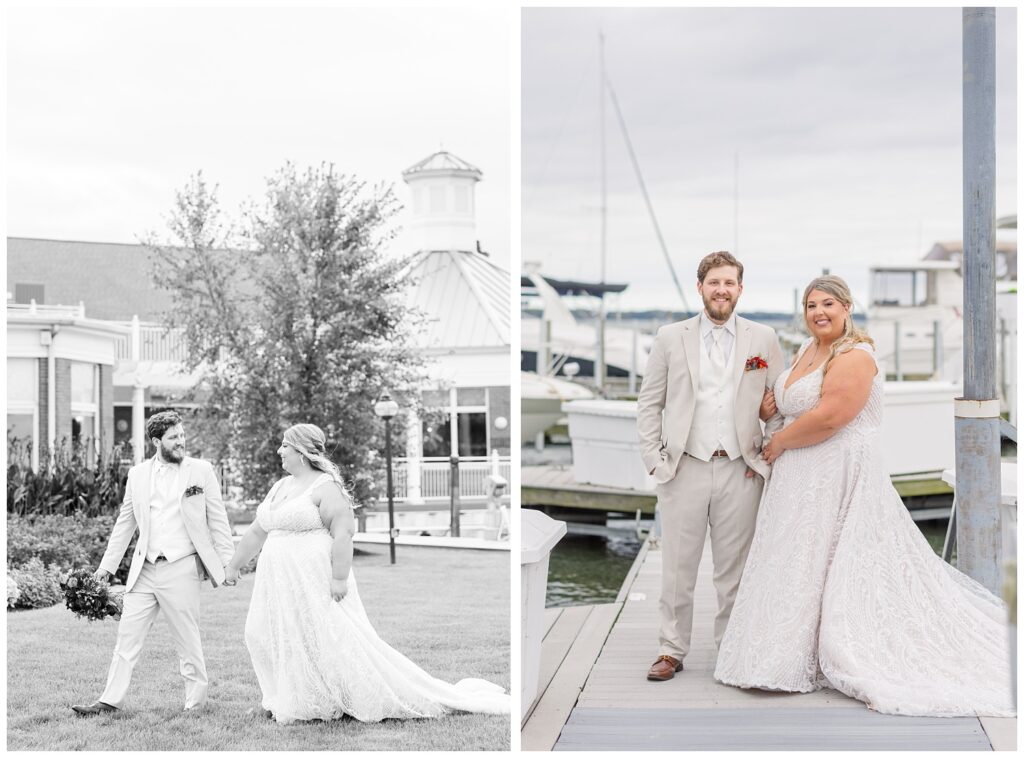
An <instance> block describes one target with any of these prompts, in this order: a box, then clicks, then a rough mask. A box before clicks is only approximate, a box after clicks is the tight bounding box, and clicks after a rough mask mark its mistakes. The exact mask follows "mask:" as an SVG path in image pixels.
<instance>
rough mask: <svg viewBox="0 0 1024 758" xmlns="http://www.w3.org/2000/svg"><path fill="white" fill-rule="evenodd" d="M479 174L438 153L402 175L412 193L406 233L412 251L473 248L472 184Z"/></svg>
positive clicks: (466, 165)
mask: <svg viewBox="0 0 1024 758" xmlns="http://www.w3.org/2000/svg"><path fill="white" fill-rule="evenodd" d="M482 177H483V173H482V172H481V171H480V169H478V168H477V167H476V166H473V165H471V164H469V163H466V161H464V160H462V159H461V158H457V157H456V156H454V155H452V154H451V153H448V152H445V151H443V150H442V151H441V152H437V153H434V154H433V155H431V156H429V157H427V158H424V159H423V160H421V161H420V162H419V163H417V164H416V165H414V166H411V167H409V168H407V169H406V170H405V171H403V172H402V178H403V179H405V183H406V184H408V185H409V189H410V191H411V192H412V219H411V221H410V222H409V227H408V229H409V233H410V235H411V237H412V241H413V245H414V246H415V248H414V249H415V250H418V251H419V250H461V251H465V252H472V251H475V250H476V249H477V238H476V203H475V201H474V196H473V195H474V189H475V185H476V183H477V182H478V181H480V179H481V178H482Z"/></svg>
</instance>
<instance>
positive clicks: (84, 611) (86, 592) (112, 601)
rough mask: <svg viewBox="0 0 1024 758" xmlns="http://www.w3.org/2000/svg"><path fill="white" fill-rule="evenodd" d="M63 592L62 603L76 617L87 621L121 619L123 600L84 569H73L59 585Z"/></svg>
mask: <svg viewBox="0 0 1024 758" xmlns="http://www.w3.org/2000/svg"><path fill="white" fill-rule="evenodd" d="M60 586H61V589H62V590H64V602H65V603H66V604H67V606H68V608H70V609H71V611H73V612H74V614H75V615H76V616H80V617H82V618H87V619H89V621H101V620H103V619H105V618H106V617H107V616H113V617H114V618H115V619H119V618H121V607H122V604H123V598H122V597H121V596H120V595H118V594H115V593H113V592H111V591H110V587H109V586H108V585H107V584H106V583H104V582H101V581H99V580H98V579H97V578H96V577H94V576H93V575H92V573H91V572H89V571H86V570H85V569H75V570H74V571H72V572H71V573H70V574H68V575H67V576H66V577H64V579H62V580H61V583H60Z"/></svg>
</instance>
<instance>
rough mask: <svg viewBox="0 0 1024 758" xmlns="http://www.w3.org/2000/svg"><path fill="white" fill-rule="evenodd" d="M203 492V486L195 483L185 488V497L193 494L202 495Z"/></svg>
mask: <svg viewBox="0 0 1024 758" xmlns="http://www.w3.org/2000/svg"><path fill="white" fill-rule="evenodd" d="M202 494H203V488H202V487H200V486H199V485H198V484H193V485H192V486H191V487H189V488H188V489H187V490H185V497H192V496H193V495H202Z"/></svg>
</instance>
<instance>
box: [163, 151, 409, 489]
mask: <svg viewBox="0 0 1024 758" xmlns="http://www.w3.org/2000/svg"><path fill="white" fill-rule="evenodd" d="M216 195H217V192H216V188H215V187H214V188H213V189H210V188H209V187H208V186H207V185H206V183H205V181H204V180H203V177H202V174H201V173H200V174H197V175H196V176H194V177H192V179H191V180H190V182H189V183H188V185H187V186H186V187H185V188H184V189H183V190H181V191H180V192H178V193H177V195H176V202H175V205H174V208H173V211H172V213H171V216H170V219H169V228H170V231H171V235H172V240H171V241H170V242H169V243H168V244H157V243H155V242H154V241H153V240H150V242H149V243H148V244H149V246H150V248H151V249H152V251H153V252H154V255H153V260H154V267H155V279H156V283H157V284H158V286H160V287H163V288H165V289H167V290H169V291H170V293H171V295H172V299H173V304H174V305H173V310H172V312H171V313H169V314H167V323H168V324H169V325H171V326H178V327H182V328H183V329H184V332H185V339H186V343H187V345H188V364H189V369H190V370H193V371H197V372H198V374H199V375H200V376H201V377H202V379H201V381H200V383H199V384H198V385H197V386H196V388H195V389H194V390H193V391H192V398H191V399H193V400H198V401H199V403H198V405H199V410H198V411H197V413H196V414H195V417H194V418H193V419H191V420H190V422H189V427H190V428H189V430H188V431H189V433H190V435H193V436H195V435H198V436H199V438H200V442H201V444H202V446H203V448H204V451H206V453H207V454H208V455H213V456H218V457H221V458H222V459H225V458H226V459H227V460H228V461H229V462H230V464H231V466H232V468H233V470H234V471H236V472H237V473H238V474H240V482H239V483H240V484H241V485H242V486H243V488H244V491H245V494H246V495H247V496H251V497H261V496H262V495H263V494H264V493H265V492H266V491H267V489H268V488H269V486H270V484H271V483H272V482H273V481H275V480H276V479H277V478H279V477H280V476H281V475H282V473H283V472H282V470H281V463H280V459H279V457H278V455H277V452H276V451H277V449H278V446H279V445H280V441H281V433H282V431H283V430H284V429H285V428H287V427H288V426H290V425H291V424H295V423H300V422H307V423H313V424H316V425H318V426H319V427H321V428H322V429H323V430H324V432H325V433H326V435H327V449H328V454H329V455H330V456H331V457H332V458H333V459H334V461H335V462H336V463H337V464H338V465H339V467H340V468H341V471H342V474H343V475H344V476H345V478H346V481H347V482H348V483H349V484H350V485H351V486H352V488H353V491H354V495H355V497H356V500H357V501H359V502H364V501H366V500H368V499H370V498H373V497H377V496H380V495H381V494H382V493H383V490H384V485H383V484H382V482H383V475H382V472H383V464H382V461H381V459H380V458H381V456H380V453H379V451H380V450H381V449H382V447H383V429H382V423H381V421H380V420H379V419H378V418H377V417H376V416H375V415H374V412H373V404H374V402H375V400H376V399H377V398H378V397H379V395H380V393H381V391H382V390H383V389H388V390H389V391H390V392H391V394H392V396H394V397H396V399H398V400H399V402H400V404H402V405H403V406H405V407H408V406H409V405H410V404H411V403H414V402H416V397H417V396H418V393H417V392H416V388H417V387H418V386H419V385H420V384H421V383H422V379H423V376H424V360H423V358H422V357H421V356H420V354H419V353H418V351H417V350H415V348H414V347H413V344H412V338H413V336H414V324H416V323H418V321H419V319H418V318H417V316H416V313H415V312H413V311H411V309H410V308H409V306H407V305H406V297H405V295H406V287H407V286H408V285H409V284H410V282H409V281H408V278H407V277H406V276H405V272H406V271H407V270H408V258H403V257H397V256H394V255H387V254H385V248H386V246H387V243H388V242H389V241H390V240H391V239H392V238H393V236H394V231H393V228H392V227H391V225H390V224H389V221H390V219H392V217H393V216H394V214H395V212H396V211H397V210H398V203H397V201H396V199H395V197H394V194H393V192H392V190H391V188H390V187H381V186H375V187H369V186H367V185H366V184H365V183H364V182H361V181H359V180H357V179H355V178H353V177H350V176H346V175H343V174H339V173H336V172H335V170H334V168H333V167H332V166H329V165H321V166H320V167H318V168H311V169H308V170H306V171H302V172H300V171H299V170H297V169H296V168H295V167H294V166H293V165H291V164H288V165H286V166H285V167H284V168H283V169H281V170H280V171H279V172H278V173H277V174H275V175H274V176H272V177H271V178H270V179H268V180H267V191H266V195H265V197H264V198H263V199H262V201H261V202H254V203H251V204H250V205H249V207H248V208H247V209H246V210H244V211H243V212H242V213H241V214H240V217H239V219H238V220H237V222H234V223H229V222H228V220H227V219H226V218H225V216H224V214H223V213H222V212H221V210H220V208H219V205H218V202H217V197H216ZM398 421H399V422H400V421H401V419H398ZM395 426H397V427H398V428H399V429H400V428H401V426H402V425H401V423H398V424H394V423H393V427H395Z"/></svg>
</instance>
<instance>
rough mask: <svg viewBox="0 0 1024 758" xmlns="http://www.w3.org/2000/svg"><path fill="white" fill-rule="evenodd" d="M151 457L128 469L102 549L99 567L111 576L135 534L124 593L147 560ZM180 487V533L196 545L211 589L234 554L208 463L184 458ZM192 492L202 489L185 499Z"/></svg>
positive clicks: (233, 547) (218, 580) (222, 508)
mask: <svg viewBox="0 0 1024 758" xmlns="http://www.w3.org/2000/svg"><path fill="white" fill-rule="evenodd" d="M154 460H155V459H154V458H149V459H148V460H145V461H143V462H142V463H140V464H138V465H137V466H132V468H131V469H130V470H129V471H128V484H127V486H126V487H125V490H124V502H123V503H122V504H121V512H120V513H119V514H118V517H117V522H116V523H115V524H114V529H113V532H111V535H110V542H109V543H108V544H107V550H106V552H105V553H104V554H103V560H102V561H100V568H102V569H104V570H105V571H109V572H110V573H111V574H113V573H114V572H115V571H117V567H118V566H119V565H120V563H121V558H123V557H124V551H125V550H127V549H128V544H129V543H130V542H131V540H132V535H134V534H135V530H136V528H137V529H138V530H139V541H138V543H137V544H136V547H135V552H134V554H133V555H132V563H131V567H130V568H129V569H128V581H127V582H126V583H125V590H126V591H129V590H131V588H132V585H134V584H135V581H136V580H137V579H138V578H139V573H140V572H141V571H142V566H143V564H144V563H145V562H146V552H147V550H148V549H149V539H150V534H151V531H150V526H151V524H150V496H151V494H152V492H151V486H152V481H153V465H154ZM178 481H179V482H182V483H183V486H182V488H181V493H180V497H181V501H180V505H181V518H182V521H184V524H185V531H186V532H187V533H188V536H189V539H191V540H192V544H193V545H195V548H196V554H197V555H198V556H199V560H200V561H202V564H203V568H205V569H206V574H207V576H209V578H210V581H211V582H212V583H213V586H214V587H216V586H217V585H218V584H220V583H221V582H223V581H224V566H225V565H226V564H227V563H228V561H230V560H231V556H232V554H233V553H234V549H235V546H234V541H233V540H232V539H231V525H230V524H229V523H228V516H227V512H226V511H225V510H224V501H223V500H222V499H221V495H220V485H219V484H218V483H217V476H216V474H214V472H213V466H212V465H211V464H210V462H209V461H204V460H202V459H200V458H188V457H186V458H184V459H183V460H182V461H181V471H180V474H179V478H178ZM191 488H196V489H200V490H202V491H201V492H199V493H198V494H194V495H191V496H189V497H185V492H186V491H188V490H189V489H191Z"/></svg>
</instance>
